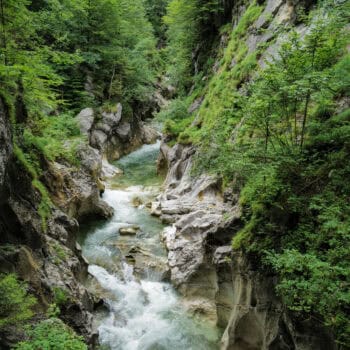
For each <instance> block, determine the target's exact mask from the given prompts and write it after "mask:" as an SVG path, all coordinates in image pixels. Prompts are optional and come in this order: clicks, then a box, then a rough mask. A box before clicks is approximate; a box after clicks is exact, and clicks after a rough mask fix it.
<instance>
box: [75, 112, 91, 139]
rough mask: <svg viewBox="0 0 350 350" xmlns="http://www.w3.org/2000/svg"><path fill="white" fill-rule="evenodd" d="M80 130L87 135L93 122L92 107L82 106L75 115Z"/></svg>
mask: <svg viewBox="0 0 350 350" xmlns="http://www.w3.org/2000/svg"><path fill="white" fill-rule="evenodd" d="M76 119H77V121H78V125H79V128H80V132H81V133H82V134H83V135H88V134H89V131H90V130H91V128H92V125H93V123H94V119H95V117H94V110H93V109H92V108H84V109H83V110H82V111H81V112H80V113H79V114H78V115H77V116H76Z"/></svg>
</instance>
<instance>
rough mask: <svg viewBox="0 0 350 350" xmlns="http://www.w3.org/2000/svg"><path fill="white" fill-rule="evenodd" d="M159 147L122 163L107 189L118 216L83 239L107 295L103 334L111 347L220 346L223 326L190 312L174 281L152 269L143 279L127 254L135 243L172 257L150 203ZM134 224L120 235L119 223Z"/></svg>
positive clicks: (185, 348)
mask: <svg viewBox="0 0 350 350" xmlns="http://www.w3.org/2000/svg"><path fill="white" fill-rule="evenodd" d="M158 152H159V143H158V144H155V145H149V146H144V147H142V148H141V149H140V150H138V151H136V152H134V153H132V154H130V155H128V156H126V157H124V158H123V159H121V160H120V161H119V162H118V163H117V166H119V167H121V168H123V171H124V176H123V178H122V179H123V180H122V179H120V178H119V179H118V178H117V179H114V180H113V181H111V182H110V183H109V187H110V188H109V189H107V190H106V193H105V194H104V200H105V201H106V202H108V204H109V205H111V206H112V207H113V208H114V210H115V213H114V216H113V218H112V219H111V220H109V221H108V222H106V223H97V224H96V225H93V226H92V227H91V228H90V229H89V230H88V231H87V233H86V234H85V235H84V237H83V238H82V240H81V243H82V249H83V254H84V256H85V257H86V258H87V259H88V260H89V262H90V264H91V265H90V266H89V273H90V274H91V275H92V276H94V277H95V278H96V280H97V281H98V284H99V286H100V288H102V290H103V291H105V295H106V297H105V298H104V302H105V305H106V307H107V308H108V313H107V314H106V315H105V316H103V317H102V318H101V319H100V322H99V326H98V330H99V340H100V343H101V345H102V346H103V348H106V349H111V350H168V349H169V350H170V349H171V350H173V349H179V350H182V349H183V350H191V349H192V350H202V349H203V350H206V349H217V345H216V344H217V338H218V332H217V330H216V329H215V328H214V327H212V325H208V324H207V323H206V322H204V321H203V320H202V321H201V320H198V319H194V318H192V317H190V316H189V315H188V314H187V313H186V311H185V309H184V308H183V306H182V304H181V299H180V297H179V296H178V294H177V293H176V291H175V290H174V288H173V287H172V286H171V284H169V283H166V282H162V281H161V280H160V278H159V275H157V273H155V272H154V271H152V270H151V269H150V270H149V271H148V273H147V275H146V276H147V277H143V278H142V279H141V280H140V279H137V278H136V277H135V276H134V271H133V266H132V265H130V264H128V263H127V261H126V259H125V258H124V255H125V252H126V251H127V250H128V249H130V248H132V247H135V246H139V247H142V249H143V250H145V251H146V252H147V253H149V254H151V256H154V257H156V256H158V257H163V258H164V257H166V251H165V249H164V247H163V245H162V243H161V242H160V233H161V231H162V230H163V228H164V226H163V225H162V224H161V223H160V222H159V220H158V219H156V218H154V217H152V216H151V215H150V214H149V212H148V210H147V209H146V208H145V203H146V202H147V200H150V198H152V197H154V195H155V193H156V192H155V190H157V189H158V186H159V184H160V179H159V177H158V176H157V174H156V165H155V160H156V158H157V154H158ZM142 169H146V170H144V171H142ZM121 180H122V181H121ZM145 184H146V185H147V187H145ZM135 198H137V201H138V204H139V205H135ZM139 202H141V204H140V203H139ZM142 203H143V204H142ZM128 225H134V226H135V225H136V226H137V227H139V228H140V232H139V233H138V234H137V235H135V236H126V237H124V236H120V235H119V229H120V228H122V227H125V226H128Z"/></svg>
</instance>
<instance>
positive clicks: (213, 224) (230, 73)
mask: <svg viewBox="0 0 350 350" xmlns="http://www.w3.org/2000/svg"><path fill="white" fill-rule="evenodd" d="M225 4H226V2H225ZM230 4H231V3H230ZM231 5H232V11H233V12H232V17H231V18H232V23H229V24H227V25H225V26H224V27H223V28H222V29H221V36H220V39H219V40H217V41H216V42H219V44H218V45H217V46H216V57H215V59H213V58H211V59H209V61H210V62H211V65H209V67H210V68H209V69H208V68H207V67H208V65H202V66H201V64H200V61H197V62H195V63H194V64H193V65H194V66H195V67H197V68H195V69H194V70H193V71H194V72H195V73H196V74H197V75H196V76H195V77H194V78H193V79H192V81H194V85H193V86H192V88H191V89H190V90H189V94H188V95H187V96H186V95H184V96H183V97H181V96H180V97H179V98H178V99H177V100H175V101H173V102H172V104H171V105H170V106H169V108H168V109H167V110H165V111H163V112H161V114H160V117H161V118H163V119H166V122H165V138H164V143H163V146H162V157H161V159H160V160H159V165H160V167H164V166H165V167H167V168H168V177H167V180H166V183H165V191H164V194H163V195H162V196H161V197H160V198H159V201H158V202H156V203H154V204H153V213H154V215H158V216H160V217H161V218H162V220H164V222H167V223H173V227H172V228H171V229H168V230H167V231H166V232H165V241H166V244H167V248H168V250H169V255H168V258H169V265H170V268H171V278H172V280H173V282H174V283H175V285H177V286H178V289H179V291H180V292H181V293H183V294H184V296H185V297H186V298H187V300H188V307H189V308H190V309H192V310H193V312H194V313H199V314H205V315H206V316H207V317H209V318H210V319H211V320H213V322H217V323H218V324H219V325H220V326H221V327H223V328H225V332H224V335H223V338H222V348H223V349H335V348H339V349H341V348H346V347H347V344H348V336H349V334H348V331H346V329H347V324H348V323H347V321H346V312H347V311H346V310H348V302H347V301H346V300H347V297H346V295H347V291H346V285H347V282H345V281H348V272H347V271H349V259H348V255H347V254H348V251H347V253H346V249H345V250H343V249H342V247H345V246H347V243H348V234H347V233H346V232H348V229H349V225H348V218H349V215H348V213H349V212H348V205H347V204H346V200H345V198H346V196H347V195H348V193H349V192H348V186H347V185H346V184H344V185H341V183H342V182H341V178H343V179H345V178H346V176H348V174H349V172H348V170H349V169H348V167H347V165H346V161H345V159H346V158H347V156H348V140H349V133H348V125H349V119H348V115H349V114H348V108H349V98H348V87H349V85H348V71H347V68H345V67H348V56H347V55H346V54H347V52H346V49H344V48H345V47H346V42H348V41H347V40H348V34H347V32H346V31H344V29H343V28H344V26H345V25H346V21H347V18H348V16H349V11H348V10H349V9H348V6H347V4H344V3H339V4H336V6H333V3H332V4H330V3H325V4H322V6H320V4H318V3H317V2H312V1H309V2H304V1H293V2H292V1H283V0H281V1H266V3H259V2H255V1H252V2H244V1H242V2H239V3H234V4H231ZM316 7H321V8H320V9H319V10H318V11H316V12H313V10H314V9H315V8H316ZM333 11H334V12H333ZM337 11H338V12H337ZM309 14H310V16H309ZM176 15H178V14H176ZM308 16H309V19H308V20H307V18H308ZM168 22H169V23H170V25H171V23H172V22H171V21H170V20H169V21H168ZM333 35H334V36H333ZM170 39H171V40H177V39H176V38H175V39H174V38H173V39H172V38H170ZM178 40H182V39H178ZM178 45H181V42H178ZM198 47H200V48H202V49H203V46H201V44H198ZM214 47H215V46H214ZM312 48H313V49H312ZM308 50H310V51H308ZM204 55H205V53H204ZM200 56H201V54H198V53H197V54H196V55H192V58H196V57H200ZM202 56H203V53H202ZM269 62H271V65H270V64H269ZM175 67H176V66H175ZM198 67H199V68H198ZM201 69H202V70H201ZM340 72H342V73H340ZM339 74H341V75H339ZM283 84H285V85H283ZM308 84H309V85H308ZM289 118H290V119H289ZM286 120H287V121H286ZM266 130H267V131H266ZM336 135H337V136H336ZM335 138H336V139H337V140H335ZM290 140H292V141H290ZM174 143H177V144H176V145H175V146H172V145H173V144H174ZM332 174H334V177H333V176H332ZM335 174H338V175H335ZM339 176H340V177H339ZM306 189H307V190H306ZM323 189H326V190H325V191H323ZM330 199H331V201H333V203H332V204H331V205H330V207H333V209H332V210H331V211H332V212H333V214H332V215H335V217H334V219H335V220H334V221H332V217H331V216H330V215H329V214H330V213H329V212H327V209H326V207H327V205H328V204H327V200H330ZM322 201H324V204H321V203H322ZM335 203H336V204H335ZM335 207H336V208H338V209H335ZM337 210H340V212H337ZM336 213H337V214H336ZM342 213H343V214H342ZM317 233H319V236H318V235H317ZM232 237H234V239H233V244H231V239H232ZM333 264H334V265H335V266H336V267H334V268H333V267H332V265H333ZM332 271H333V272H332ZM336 271H337V272H336ZM332 296H335V298H336V300H332Z"/></svg>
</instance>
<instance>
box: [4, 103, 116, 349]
mask: <svg viewBox="0 0 350 350" xmlns="http://www.w3.org/2000/svg"><path fill="white" fill-rule="evenodd" d="M0 143H1V148H0V272H1V273H16V274H17V276H18V277H19V278H20V279H21V280H24V281H26V282H27V283H28V284H29V288H30V293H32V294H33V295H35V297H36V298H37V300H38V304H37V306H36V315H37V318H38V319H41V318H44V317H45V313H46V311H47V309H48V307H49V305H50V304H51V303H53V302H55V293H57V291H60V292H61V294H62V293H63V295H64V296H65V299H66V302H65V303H64V304H62V305H60V309H61V313H60V317H61V318H62V319H63V320H64V321H65V322H66V323H67V324H69V325H70V326H72V327H73V328H74V329H75V330H76V331H77V332H78V333H79V334H82V335H84V336H85V338H86V340H87V341H88V342H90V343H91V342H93V337H92V334H91V322H92V315H91V313H90V312H91V311H92V308H93V302H92V299H91V297H90V295H89V293H88V292H87V290H86V289H85V287H84V286H83V284H82V283H81V282H82V280H83V279H84V277H85V275H86V273H87V264H86V262H85V261H84V259H83V258H82V256H81V254H80V250H79V246H78V245H76V234H77V231H78V227H79V225H78V221H77V219H80V218H81V217H83V216H85V215H99V216H104V217H106V216H109V215H111V209H110V208H109V207H108V206H107V205H106V204H105V203H103V202H102V201H101V200H100V198H99V189H98V186H97V183H96V175H95V176H93V171H96V174H97V173H98V172H99V171H100V168H101V157H99V158H98V157H97V160H96V159H95V163H97V164H95V163H94V162H93V161H92V162H91V159H90V162H88V160H87V158H88V157H89V154H90V156H91V153H93V152H92V151H90V153H89V152H87V151H86V150H85V151H84V152H83V153H84V157H82V165H83V167H82V168H81V169H80V170H75V171H74V172H73V171H72V170H71V169H70V168H69V167H68V165H67V164H58V163H51V164H47V165H46V172H45V173H44V175H43V179H42V181H43V182H46V183H47V185H48V188H49V189H50V191H51V194H52V199H53V200H54V202H55V203H56V205H57V206H53V207H52V208H51V216H50V218H49V219H48V220H47V224H46V226H45V227H44V226H43V224H42V218H41V217H40V215H39V213H38V212H39V206H40V194H39V193H38V191H37V190H35V189H34V188H33V186H32V179H31V177H30V175H29V174H28V173H27V172H26V171H25V169H24V168H23V165H22V164H21V163H20V162H19V161H18V159H16V157H15V155H14V152H13V140H12V132H11V123H10V121H9V112H8V110H7V108H6V105H5V104H4V103H3V101H1V100H0ZM93 154H94V153H93ZM91 158H93V157H92V156H91ZM95 158H96V157H95ZM91 163H92V164H91ZM73 192H74V193H73ZM22 336H23V334H22V333H21V331H20V330H18V329H17V330H14V329H12V328H9V329H5V330H2V333H1V335H0V339H1V340H0V347H1V348H2V349H3V348H4V349H6V348H8V347H9V346H10V345H11V344H13V343H15V342H16V341H18V340H19V339H21V338H22Z"/></svg>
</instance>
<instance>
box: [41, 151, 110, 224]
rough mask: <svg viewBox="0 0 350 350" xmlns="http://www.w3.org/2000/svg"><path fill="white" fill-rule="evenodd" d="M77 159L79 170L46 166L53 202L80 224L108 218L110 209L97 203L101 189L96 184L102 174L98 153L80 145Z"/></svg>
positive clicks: (100, 202) (99, 202)
mask: <svg viewBox="0 0 350 350" xmlns="http://www.w3.org/2000/svg"><path fill="white" fill-rule="evenodd" d="M77 155H78V157H79V159H80V162H81V166H80V168H79V169H76V168H72V167H71V166H70V165H69V164H62V163H51V164H50V165H49V167H48V170H47V172H46V174H45V180H46V185H47V187H48V189H49V190H50V193H51V194H52V199H53V201H54V202H55V204H56V205H57V206H58V207H59V208H60V209H61V210H63V211H64V212H65V213H67V214H68V215H69V216H70V217H74V218H76V219H78V220H79V221H81V220H82V219H84V218H87V217H102V218H108V217H111V216H112V214H113V209H112V208H111V207H109V206H108V205H107V203H106V202H104V201H102V200H101V199H100V192H101V191H103V188H102V187H101V183H100V182H99V181H98V179H99V177H100V174H101V170H102V159H101V156H100V154H99V152H98V151H97V150H96V149H94V148H92V147H90V146H88V145H81V146H79V149H78V152H77ZM99 184H100V185H99Z"/></svg>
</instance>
